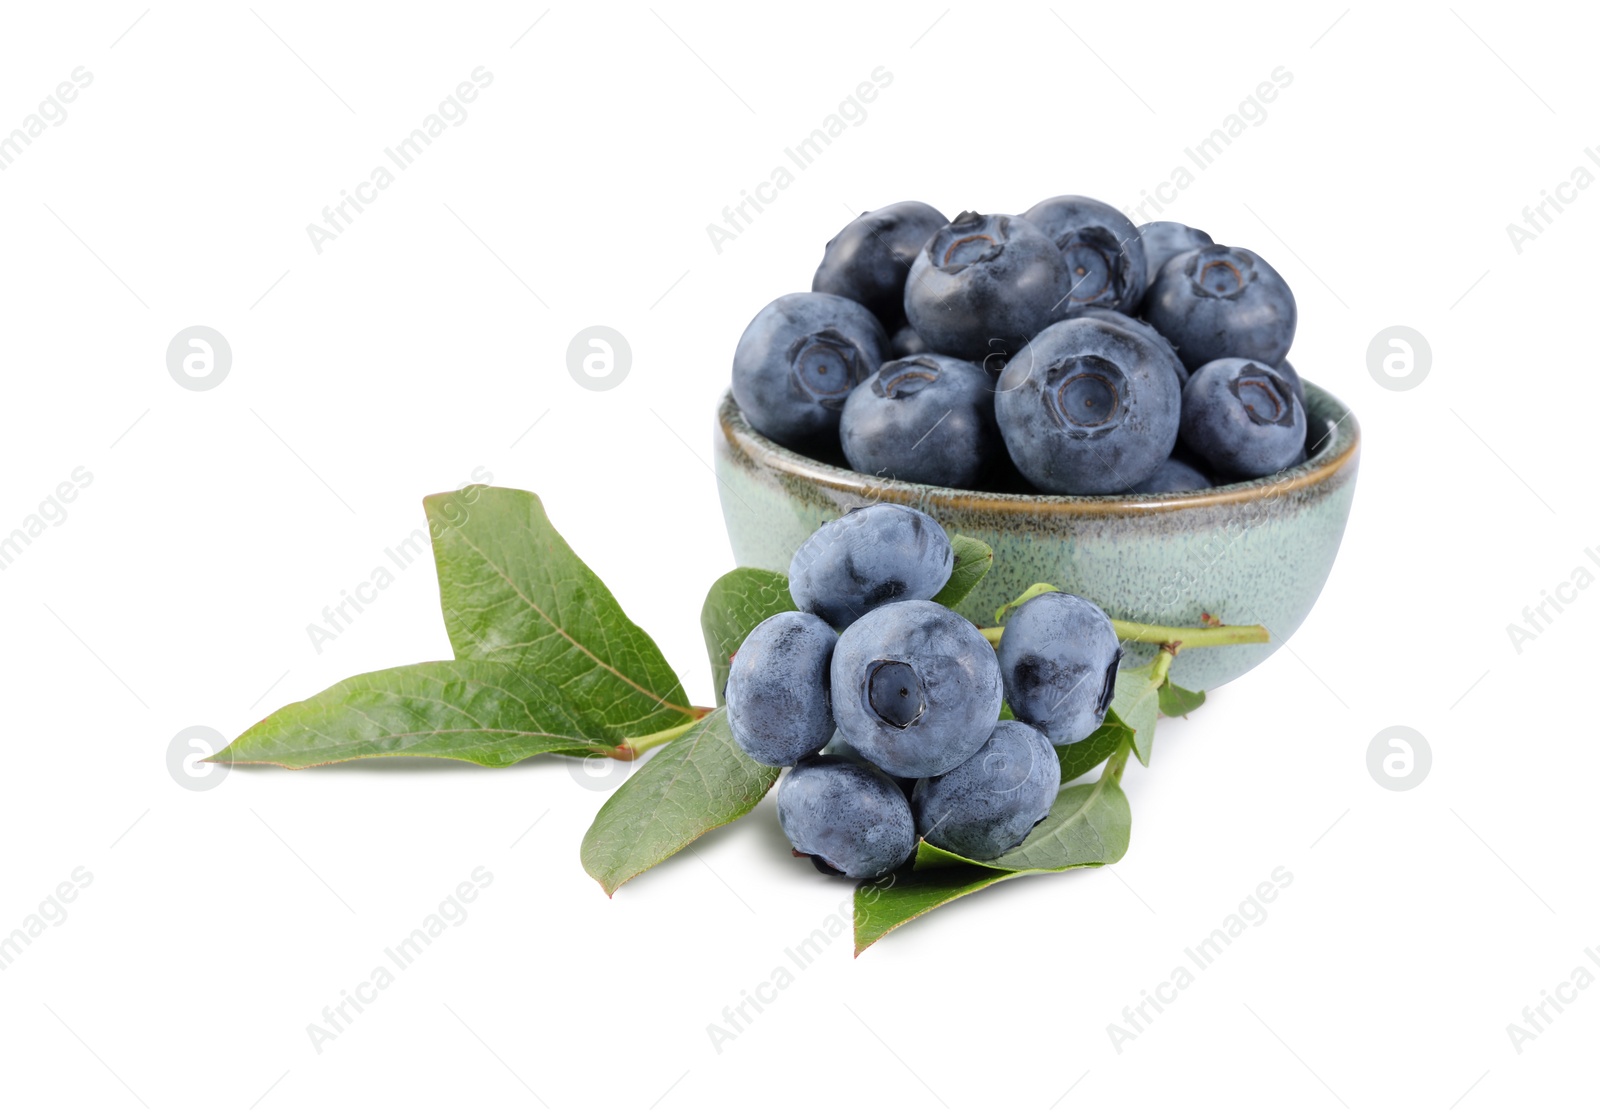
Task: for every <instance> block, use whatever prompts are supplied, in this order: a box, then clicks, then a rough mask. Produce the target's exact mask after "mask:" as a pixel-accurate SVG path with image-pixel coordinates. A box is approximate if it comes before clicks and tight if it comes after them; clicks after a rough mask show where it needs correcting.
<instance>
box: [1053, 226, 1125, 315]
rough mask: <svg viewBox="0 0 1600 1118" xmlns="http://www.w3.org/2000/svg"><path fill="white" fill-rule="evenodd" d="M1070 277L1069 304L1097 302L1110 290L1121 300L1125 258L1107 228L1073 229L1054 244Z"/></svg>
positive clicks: (1088, 227) (1120, 247) (1115, 297)
mask: <svg viewBox="0 0 1600 1118" xmlns="http://www.w3.org/2000/svg"><path fill="white" fill-rule="evenodd" d="M1056 245H1057V247H1058V248H1060V249H1061V255H1062V257H1063V258H1064V259H1065V260H1066V263H1067V272H1068V274H1069V275H1070V276H1071V277H1072V288H1071V290H1069V291H1068V292H1067V301H1068V302H1069V303H1095V302H1100V301H1101V299H1102V296H1104V295H1105V294H1106V292H1107V290H1108V289H1109V291H1110V293H1111V295H1112V297H1113V299H1121V298H1122V294H1123V292H1124V291H1125V290H1126V289H1127V286H1128V256H1127V254H1126V253H1125V252H1124V251H1123V250H1122V246H1121V245H1120V244H1119V243H1118V242H1117V238H1116V237H1115V236H1113V235H1112V233H1111V231H1110V230H1108V229H1103V228H1101V227H1100V226H1098V225H1091V226H1087V227H1085V228H1082V229H1074V230H1071V231H1069V232H1067V233H1064V234H1062V236H1061V238H1060V239H1059V240H1058V241H1057V242H1056Z"/></svg>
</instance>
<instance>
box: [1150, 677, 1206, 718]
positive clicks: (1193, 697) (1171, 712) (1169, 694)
mask: <svg viewBox="0 0 1600 1118" xmlns="http://www.w3.org/2000/svg"><path fill="white" fill-rule="evenodd" d="M1156 697H1157V700H1158V701H1159V702H1160V704H1161V713H1162V714H1164V715H1166V716H1167V717H1168V718H1182V717H1183V716H1184V715H1186V714H1188V713H1189V712H1190V711H1192V710H1194V709H1196V708H1197V707H1198V706H1199V705H1200V704H1201V703H1203V702H1205V701H1206V693H1205V692H1204V691H1186V690H1184V689H1183V688H1182V687H1179V686H1178V685H1177V684H1176V683H1173V682H1172V680H1170V679H1169V680H1167V681H1166V682H1165V683H1163V684H1162V685H1161V687H1160V689H1159V690H1158V692H1157V696H1156Z"/></svg>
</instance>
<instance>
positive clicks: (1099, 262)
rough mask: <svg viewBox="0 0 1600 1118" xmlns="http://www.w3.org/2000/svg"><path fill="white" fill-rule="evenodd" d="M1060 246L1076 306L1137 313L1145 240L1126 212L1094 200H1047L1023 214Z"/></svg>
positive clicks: (1068, 196) (1065, 197) (1142, 284)
mask: <svg viewBox="0 0 1600 1118" xmlns="http://www.w3.org/2000/svg"><path fill="white" fill-rule="evenodd" d="M1022 216H1023V217H1025V218H1027V219H1028V220H1029V221H1031V222H1033V223H1034V224H1035V225H1037V226H1038V227H1039V228H1040V229H1041V230H1043V231H1044V235H1045V236H1047V237H1049V238H1050V239H1051V240H1052V241H1054V242H1055V243H1056V247H1057V248H1059V249H1060V250H1061V255H1062V258H1063V259H1064V260H1065V261H1066V265H1067V272H1068V277H1067V278H1068V281H1069V283H1070V294H1069V295H1068V297H1067V303H1068V305H1069V306H1073V307H1087V306H1094V307H1110V308H1111V309H1112V310H1118V311H1130V312H1131V311H1132V310H1133V308H1134V307H1136V306H1138V305H1139V299H1140V298H1141V297H1142V296H1143V295H1144V289H1145V257H1144V242H1143V240H1141V239H1140V237H1139V230H1137V229H1135V228H1134V225H1133V222H1131V221H1129V220H1128V219H1127V218H1126V217H1124V216H1123V215H1122V211H1120V210H1118V209H1117V208H1116V207H1114V206H1108V205H1106V204H1105V203H1104V202H1097V201H1095V200H1094V199H1093V198H1084V197H1081V196H1080V195H1076V194H1063V195H1061V196H1060V197H1057V198H1046V199H1045V200H1044V201H1043V202H1040V203H1039V204H1038V205H1036V206H1034V207H1033V208H1032V209H1031V210H1029V211H1028V212H1027V213H1025V214H1023V215H1022Z"/></svg>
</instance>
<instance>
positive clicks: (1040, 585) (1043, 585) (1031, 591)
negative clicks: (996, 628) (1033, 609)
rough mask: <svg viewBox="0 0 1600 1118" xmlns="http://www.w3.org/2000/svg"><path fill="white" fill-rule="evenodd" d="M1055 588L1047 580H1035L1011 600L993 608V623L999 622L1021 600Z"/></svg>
mask: <svg viewBox="0 0 1600 1118" xmlns="http://www.w3.org/2000/svg"><path fill="white" fill-rule="evenodd" d="M1055 589H1056V588H1055V587H1054V586H1051V585H1050V584H1049V583H1048V582H1036V583H1034V584H1033V585H1032V586H1030V587H1028V588H1027V589H1026V590H1024V591H1023V592H1022V593H1021V594H1018V595H1017V596H1016V597H1015V598H1013V599H1012V600H1011V601H1009V602H1007V603H1006V604H1005V605H1003V606H1001V607H1000V608H999V609H997V610H995V611H994V623H995V624H996V625H998V624H1000V619H1001V618H1003V617H1005V615H1006V614H1007V613H1009V612H1010V611H1011V610H1014V609H1016V608H1017V607H1018V606H1020V605H1021V604H1022V603H1023V602H1030V601H1032V600H1033V599H1035V598H1037V597H1038V596H1039V595H1040V594H1050V593H1053V592H1054V591H1055Z"/></svg>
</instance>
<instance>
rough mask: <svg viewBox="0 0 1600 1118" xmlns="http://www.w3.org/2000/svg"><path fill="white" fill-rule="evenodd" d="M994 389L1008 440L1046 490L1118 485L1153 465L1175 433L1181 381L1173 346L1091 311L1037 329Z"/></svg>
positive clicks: (1099, 489) (1107, 489)
mask: <svg viewBox="0 0 1600 1118" xmlns="http://www.w3.org/2000/svg"><path fill="white" fill-rule="evenodd" d="M996 389H997V391H996V393H995V417H996V419H998V421H999V423H1000V432H1001V434H1002V435H1003V436H1004V437H1005V443H1006V450H1007V451H1008V452H1009V453H1010V456H1011V460H1012V461H1013V462H1014V463H1016V466H1017V468H1018V469H1019V470H1021V471H1022V473H1023V474H1024V475H1025V476H1026V477H1027V478H1028V480H1029V481H1030V482H1032V483H1033V484H1034V485H1036V486H1037V487H1038V488H1039V489H1040V490H1042V491H1043V492H1046V493H1062V494H1066V493H1071V494H1080V495H1091V494H1102V493H1119V492H1122V491H1123V490H1126V489H1128V488H1130V487H1132V486H1135V485H1138V484H1139V483H1140V482H1142V481H1144V480H1145V479H1146V478H1147V477H1149V476H1150V475H1151V474H1153V473H1154V472H1155V470H1156V467H1158V466H1159V465H1161V463H1162V462H1164V461H1165V460H1166V458H1167V456H1168V455H1169V454H1171V453H1172V448H1173V445H1174V444H1175V443H1176V442H1177V438H1178V415H1179V405H1180V400H1181V395H1182V389H1181V388H1180V387H1179V384H1178V378H1177V376H1176V375H1175V374H1174V372H1173V370H1172V365H1171V358H1170V356H1169V354H1168V353H1166V352H1164V351H1163V350H1162V349H1161V348H1160V347H1159V346H1157V345H1156V344H1155V343H1153V342H1152V341H1151V340H1150V339H1149V338H1147V337H1145V336H1144V335H1143V334H1142V333H1140V332H1138V331H1134V330H1129V329H1125V328H1123V327H1121V326H1118V325H1115V324H1113V323H1108V322H1104V321H1101V320H1099V319H1096V318H1088V317H1075V318H1071V319H1068V320H1067V321H1065V322H1058V323H1056V324H1055V325H1054V326H1050V327H1047V328H1046V329H1045V330H1043V331H1041V332H1040V333H1039V334H1038V335H1037V336H1036V337H1034V339H1033V340H1032V341H1030V342H1029V343H1028V344H1027V346H1025V347H1024V348H1023V349H1022V351H1021V352H1019V353H1018V354H1017V355H1016V356H1015V357H1013V358H1012V359H1011V360H1010V361H1009V362H1008V363H1007V365H1006V369H1005V372H1003V373H1001V374H1000V380H999V381H998V383H997V384H996Z"/></svg>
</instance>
